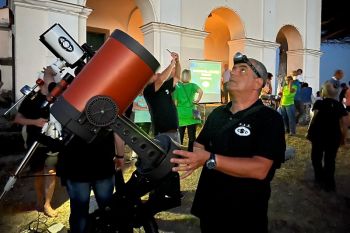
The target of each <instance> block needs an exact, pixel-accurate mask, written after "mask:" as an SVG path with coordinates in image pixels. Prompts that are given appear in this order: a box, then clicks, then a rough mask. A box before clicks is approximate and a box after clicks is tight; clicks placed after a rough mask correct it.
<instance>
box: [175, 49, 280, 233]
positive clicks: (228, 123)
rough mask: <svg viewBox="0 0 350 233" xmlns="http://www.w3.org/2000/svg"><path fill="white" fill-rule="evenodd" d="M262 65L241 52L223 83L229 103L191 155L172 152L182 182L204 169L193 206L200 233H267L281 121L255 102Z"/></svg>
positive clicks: (262, 77) (217, 111)
mask: <svg viewBox="0 0 350 233" xmlns="http://www.w3.org/2000/svg"><path fill="white" fill-rule="evenodd" d="M266 79H267V71H266V68H265V66H264V65H263V64H262V63H261V62H259V61H257V60H255V59H252V58H247V57H246V56H245V55H242V54H241V53H237V54H236V55H235V57H234V66H233V68H232V71H231V78H230V80H229V83H228V85H227V88H228V91H229V93H230V95H231V96H232V99H231V100H232V101H231V102H229V103H228V104H227V105H223V106H220V107H218V108H216V109H214V110H213V112H212V113H211V114H210V115H209V116H208V119H207V121H206V122H205V125H204V127H203V129H202V131H201V132H200V134H199V136H198V138H197V139H196V142H195V144H194V152H188V151H182V150H175V151H173V152H174V154H178V155H180V156H181V157H183V158H172V159H171V162H173V163H175V164H179V166H177V167H174V168H173V170H174V171H183V172H184V174H183V176H182V177H183V178H185V177H187V176H189V175H190V174H191V173H192V172H193V171H194V170H195V169H197V168H199V167H202V166H203V170H202V173H201V176H200V180H199V183H198V187H197V191H196V194H195V198H194V201H193V206H192V210H191V212H192V214H194V215H195V216H197V217H198V218H199V219H200V228H201V231H202V232H208V233H214V232H249V233H267V232H268V219H267V209H268V201H269V198H270V194H271V188H270V181H271V180H272V178H273V176H274V174H275V170H276V169H277V168H279V167H280V165H281V163H282V162H283V161H284V153H285V148H286V142H285V137H284V126H283V120H282V117H281V115H280V114H279V113H277V112H276V111H275V110H274V109H272V108H269V107H267V106H264V105H263V103H262V101H261V100H260V99H259V94H260V91H261V88H262V87H263V86H264V85H265V82H266Z"/></svg>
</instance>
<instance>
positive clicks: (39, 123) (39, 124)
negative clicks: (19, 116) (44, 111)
mask: <svg viewBox="0 0 350 233" xmlns="http://www.w3.org/2000/svg"><path fill="white" fill-rule="evenodd" d="M47 121H48V120H47V119H44V118H38V119H35V120H33V125H35V126H37V127H40V128H42V127H44V125H45V124H46V123H47Z"/></svg>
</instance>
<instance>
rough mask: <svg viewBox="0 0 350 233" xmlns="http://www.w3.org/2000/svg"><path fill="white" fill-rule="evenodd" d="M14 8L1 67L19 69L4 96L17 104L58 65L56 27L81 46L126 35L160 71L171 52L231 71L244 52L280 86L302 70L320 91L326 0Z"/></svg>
mask: <svg viewBox="0 0 350 233" xmlns="http://www.w3.org/2000/svg"><path fill="white" fill-rule="evenodd" d="M8 7H9V8H10V10H11V11H12V13H13V15H14V21H13V24H11V26H10V27H8V28H7V29H6V30H5V29H4V27H0V37H2V38H0V41H2V40H3V38H6V39H7V41H8V42H7V43H6V46H5V48H4V45H3V43H1V45H0V46H1V47H0V49H1V50H0V59H1V58H5V57H7V59H10V60H12V62H7V63H6V64H1V63H0V68H1V71H2V79H3V82H4V88H5V87H6V88H9V89H13V90H14V91H15V93H16V98H19V97H20V96H21V94H20V92H19V90H20V88H21V87H22V86H23V85H31V84H34V82H35V80H36V79H37V77H38V72H39V71H40V70H42V67H45V66H47V65H49V64H51V63H52V62H54V61H55V60H56V57H55V56H54V55H53V54H52V53H51V52H50V51H49V50H48V49H47V48H46V47H45V46H44V45H43V44H42V43H41V42H40V41H39V36H40V35H41V34H42V33H43V32H45V31H46V30H47V29H48V28H49V27H51V26H52V25H53V24H54V23H60V24H61V25H62V26H63V27H64V28H65V29H66V30H67V32H68V33H69V34H70V35H71V36H72V37H73V38H74V39H75V40H76V41H77V42H78V43H79V44H83V43H85V42H86V40H87V39H88V40H89V38H95V39H96V38H101V37H102V40H103V38H104V39H106V38H107V37H108V36H109V35H110V34H111V33H112V32H113V30H114V29H116V28H118V29H120V30H123V31H125V32H126V33H128V34H129V35H131V36H132V37H134V38H135V39H136V40H138V41H139V42H140V43H141V44H143V46H144V47H146V48H147V49H148V50H149V51H150V52H151V53H152V54H153V55H154V56H155V57H156V58H157V59H158V61H159V62H160V64H161V68H160V69H163V68H164V67H166V66H167V64H169V61H170V57H169V54H168V52H167V50H166V49H169V50H171V51H176V52H178V53H179V54H180V60H181V63H182V67H183V68H188V65H189V62H188V61H189V59H207V60H215V61H221V62H222V64H225V63H227V64H229V66H230V67H231V66H232V56H233V55H234V54H235V53H236V52H237V51H240V52H242V53H245V54H247V55H248V57H254V58H256V59H258V60H261V61H262V62H263V63H264V64H265V65H266V67H267V69H268V71H269V72H271V73H273V74H274V78H275V79H277V78H278V77H283V76H284V75H286V74H289V73H290V72H291V71H293V70H296V69H298V68H301V69H303V71H304V73H303V76H304V80H303V81H306V82H308V83H309V85H310V86H311V87H313V89H314V90H317V89H318V87H319V70H320V69H319V67H320V56H321V52H320V39H321V38H320V35H321V34H320V33H321V0H293V1H291V0H249V1H247V0H216V1H209V0H206V1H203V0H191V1H186V0H62V1H52V0H13V1H9V6H8ZM0 61H1V60H0ZM273 83H274V91H276V89H277V81H276V80H275V82H273Z"/></svg>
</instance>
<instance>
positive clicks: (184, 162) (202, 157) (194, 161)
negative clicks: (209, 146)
mask: <svg viewBox="0 0 350 233" xmlns="http://www.w3.org/2000/svg"><path fill="white" fill-rule="evenodd" d="M173 153H174V154H176V155H180V156H181V158H172V159H170V162H172V163H175V164H178V165H179V166H177V167H173V171H174V172H178V171H183V172H184V173H183V174H182V175H181V178H182V179H183V178H186V177H187V176H189V175H191V174H192V172H193V171H194V170H196V169H197V168H199V167H202V166H203V165H204V164H205V162H206V161H207V160H208V159H209V157H210V153H209V152H208V151H206V150H203V149H199V148H197V149H196V148H194V152H189V151H184V150H174V151H173Z"/></svg>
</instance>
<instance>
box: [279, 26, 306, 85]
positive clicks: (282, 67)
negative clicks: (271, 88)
mask: <svg viewBox="0 0 350 233" xmlns="http://www.w3.org/2000/svg"><path fill="white" fill-rule="evenodd" d="M276 42H277V43H279V44H280V47H279V49H278V53H277V56H278V57H277V62H278V64H276V66H277V75H276V77H277V80H278V82H279V84H280V83H281V82H282V80H283V78H284V77H285V76H286V75H288V74H290V73H291V72H292V71H293V70H297V69H299V68H301V69H303V56H302V53H301V51H302V49H303V46H302V45H303V43H302V39H301V35H300V33H299V31H298V29H297V28H296V27H294V26H292V25H285V26H283V27H282V28H281V29H280V30H279V31H278V33H277V37H276Z"/></svg>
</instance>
